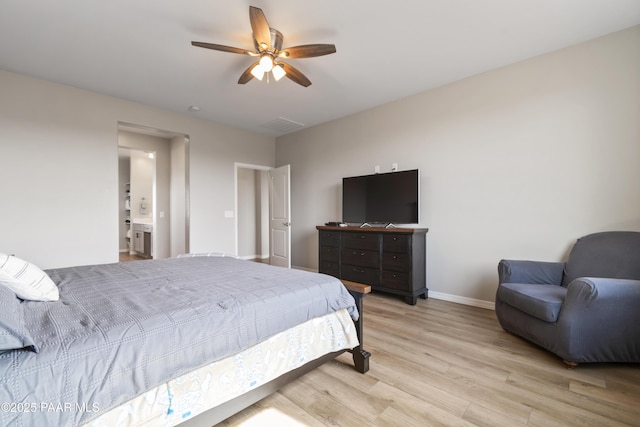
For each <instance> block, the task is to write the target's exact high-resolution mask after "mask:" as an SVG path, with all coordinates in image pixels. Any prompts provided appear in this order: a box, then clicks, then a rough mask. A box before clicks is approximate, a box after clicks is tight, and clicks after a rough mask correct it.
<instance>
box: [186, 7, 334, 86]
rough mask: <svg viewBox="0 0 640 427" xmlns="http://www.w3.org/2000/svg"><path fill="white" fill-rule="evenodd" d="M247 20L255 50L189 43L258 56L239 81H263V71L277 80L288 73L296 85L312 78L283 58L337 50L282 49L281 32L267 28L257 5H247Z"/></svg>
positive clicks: (307, 83) (327, 47)
mask: <svg viewBox="0 0 640 427" xmlns="http://www.w3.org/2000/svg"><path fill="white" fill-rule="evenodd" d="M249 21H250V22H251V29H252V30H253V44H254V48H255V50H247V49H240V48H237V47H231V46H224V45H220V44H214V43H203V42H194V41H192V42H191V44H192V45H193V46H197V47H203V48H206V49H213V50H219V51H222V52H230V53H238V54H241V55H249V56H255V57H260V59H258V61H257V62H255V63H253V64H251V65H250V66H249V68H247V69H246V70H245V71H244V72H243V73H242V75H241V76H240V79H239V80H238V84H245V83H247V82H248V81H250V80H251V79H253V78H254V77H255V78H256V79H258V80H262V78H263V77H264V75H265V74H267V78H268V73H269V72H271V73H272V74H273V78H274V79H275V80H276V81H278V80H280V79H281V78H283V77H284V76H287V77H288V78H290V79H291V80H293V81H294V82H296V83H298V84H299V85H302V86H304V87H308V86H310V85H311V81H310V80H309V79H308V78H307V77H306V76H305V75H304V74H302V73H301V72H300V71H299V70H298V69H296V68H295V67H293V66H291V65H289V64H287V63H286V62H283V61H282V59H297V58H312V57H315V56H323V55H329V54H331V53H335V52H336V47H335V45H332V44H307V45H300V46H293V47H288V48H285V49H283V48H282V41H283V36H282V33H281V32H280V31H278V30H276V29H274V28H270V27H269V23H268V22H267V18H266V17H265V16H264V13H263V12H262V9H260V8H257V7H253V6H249Z"/></svg>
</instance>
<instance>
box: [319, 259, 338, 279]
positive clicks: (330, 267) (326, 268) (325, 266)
mask: <svg viewBox="0 0 640 427" xmlns="http://www.w3.org/2000/svg"><path fill="white" fill-rule="evenodd" d="M318 271H319V272H320V273H324V274H328V275H329V276H335V277H339V276H340V265H339V264H338V262H332V261H323V262H321V263H320V268H319V269H318Z"/></svg>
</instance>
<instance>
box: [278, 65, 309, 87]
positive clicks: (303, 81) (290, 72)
mask: <svg viewBox="0 0 640 427" xmlns="http://www.w3.org/2000/svg"><path fill="white" fill-rule="evenodd" d="M280 65H282V68H284V71H285V72H286V73H287V77H289V78H290V79H291V80H293V81H294V82H296V83H298V84H299V85H301V86H304V87H309V86H311V80H309V79H308V78H307V76H305V75H304V74H302V73H301V72H300V71H298V69H297V68H294V67H292V66H291V65H289V64H287V63H285V62H281V63H280Z"/></svg>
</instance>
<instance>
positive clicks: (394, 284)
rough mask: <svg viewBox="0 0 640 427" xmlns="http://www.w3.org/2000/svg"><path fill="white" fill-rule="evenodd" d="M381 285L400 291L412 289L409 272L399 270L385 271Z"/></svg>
mask: <svg viewBox="0 0 640 427" xmlns="http://www.w3.org/2000/svg"><path fill="white" fill-rule="evenodd" d="M381 286H383V287H385V288H391V289H397V290H399V291H410V290H411V284H410V283H409V274H408V273H401V272H399V271H397V272H396V271H383V272H382V283H381Z"/></svg>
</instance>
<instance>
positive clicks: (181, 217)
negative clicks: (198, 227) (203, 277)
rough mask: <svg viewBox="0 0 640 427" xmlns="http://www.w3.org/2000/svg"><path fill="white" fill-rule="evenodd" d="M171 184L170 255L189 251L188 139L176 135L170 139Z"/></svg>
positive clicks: (173, 255)
mask: <svg viewBox="0 0 640 427" xmlns="http://www.w3.org/2000/svg"><path fill="white" fill-rule="evenodd" d="M170 150H171V154H170V157H171V184H170V191H169V192H170V194H171V197H170V199H171V200H170V206H171V207H170V209H169V210H170V214H169V221H170V225H169V230H170V231H169V235H170V236H171V243H170V245H171V248H170V254H169V255H170V256H172V257H175V256H178V255H180V254H181V253H185V252H189V247H188V244H187V221H188V216H187V204H188V201H187V185H188V184H187V180H186V177H187V175H186V173H187V152H188V139H187V138H186V137H184V136H176V137H174V138H172V139H171V142H170Z"/></svg>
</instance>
